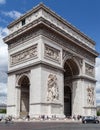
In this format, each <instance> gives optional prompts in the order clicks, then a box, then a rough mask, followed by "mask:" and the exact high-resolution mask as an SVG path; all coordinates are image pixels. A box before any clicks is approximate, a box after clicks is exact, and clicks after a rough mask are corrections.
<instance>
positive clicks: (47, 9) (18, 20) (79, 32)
mask: <svg viewBox="0 0 100 130" xmlns="http://www.w3.org/2000/svg"><path fill="white" fill-rule="evenodd" d="M40 9H43V10H45V11H46V12H47V13H48V14H50V15H51V16H53V17H54V18H56V19H57V20H59V21H61V22H62V23H64V24H65V25H66V26H68V27H69V28H71V29H72V30H73V31H75V32H76V33H78V34H79V35H81V36H82V37H84V38H85V39H87V40H88V41H90V42H91V43H92V44H94V45H95V42H94V41H93V40H92V39H90V38H89V37H88V36H86V35H85V34H84V33H82V32H81V31H80V30H78V29H77V28H76V27H75V26H73V25H72V24H71V23H69V22H67V21H66V20H65V19H63V18H62V17H61V16H59V15H57V14H56V13H55V12H54V11H52V10H51V9H49V8H48V7H46V6H45V5H44V4H42V3H40V4H39V5H37V6H36V7H34V8H33V9H32V10H30V11H28V12H26V14H24V15H23V16H21V17H20V18H19V19H17V20H15V21H14V22H12V23H11V24H10V25H9V26H8V28H11V27H12V26H14V25H15V24H17V23H18V22H20V21H21V20H23V19H25V18H26V17H28V16H30V15H31V14H33V13H35V12H37V11H38V10H40Z"/></svg>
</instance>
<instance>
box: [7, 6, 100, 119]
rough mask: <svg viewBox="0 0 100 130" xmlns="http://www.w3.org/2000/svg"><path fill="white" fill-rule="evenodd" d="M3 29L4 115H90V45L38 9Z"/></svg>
mask: <svg viewBox="0 0 100 130" xmlns="http://www.w3.org/2000/svg"><path fill="white" fill-rule="evenodd" d="M8 29H9V35H8V36H6V37H5V38H4V42H5V43H6V44H8V53H9V65H8V101H7V114H8V115H13V116H15V117H19V116H21V115H26V114H29V115H30V116H31V117H32V116H39V115H48V116H51V115H56V116H59V117H63V116H73V115H96V95H95V85H96V80H95V58H96V57H97V56H98V53H97V52H96V51H95V42H94V41H93V40H91V39H90V38H89V37H87V36H86V35H85V34H83V33H82V32H80V31H79V30H78V29H76V28H75V27H74V26H72V25H71V24H69V23H68V22H67V21H65V20H64V19H62V18H61V17H60V16H58V15H57V14H56V13H54V12H53V11H51V10H50V9H48V8H47V7H46V6H44V5H43V4H39V5H38V6H37V7H35V8H33V9H32V10H30V11H29V12H27V13H26V14H24V15H23V16H21V17H20V18H19V19H17V20H15V21H14V22H12V23H11V24H10V25H9V26H8Z"/></svg>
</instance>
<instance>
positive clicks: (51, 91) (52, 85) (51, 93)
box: [47, 74, 59, 101]
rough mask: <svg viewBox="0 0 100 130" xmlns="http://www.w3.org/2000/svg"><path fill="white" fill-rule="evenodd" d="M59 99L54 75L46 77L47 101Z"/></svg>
mask: <svg viewBox="0 0 100 130" xmlns="http://www.w3.org/2000/svg"><path fill="white" fill-rule="evenodd" d="M58 99H59V90H58V85H57V77H56V75H53V74H50V75H49V76H48V88H47V101H54V100H58Z"/></svg>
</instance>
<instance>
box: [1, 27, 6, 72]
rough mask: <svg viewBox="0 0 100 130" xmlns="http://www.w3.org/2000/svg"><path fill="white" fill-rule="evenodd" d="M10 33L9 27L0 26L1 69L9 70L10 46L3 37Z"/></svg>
mask: <svg viewBox="0 0 100 130" xmlns="http://www.w3.org/2000/svg"><path fill="white" fill-rule="evenodd" d="M7 34H8V29H7V28H2V27H0V71H1V70H3V71H4V70H5V69H6V70H7V63H8V46H7V45H6V44H5V43H4V42H3V37H4V36H6V35H7Z"/></svg>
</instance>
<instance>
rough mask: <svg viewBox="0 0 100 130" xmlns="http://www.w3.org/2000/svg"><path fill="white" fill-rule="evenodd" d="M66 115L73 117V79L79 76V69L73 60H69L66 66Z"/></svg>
mask: <svg viewBox="0 0 100 130" xmlns="http://www.w3.org/2000/svg"><path fill="white" fill-rule="evenodd" d="M64 70H65V71H64V114H65V116H71V115H72V94H73V93H72V89H73V87H74V86H73V78H74V77H75V76H76V75H79V68H78V65H77V64H76V62H75V61H74V60H73V59H67V60H66V62H65V64H64Z"/></svg>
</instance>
